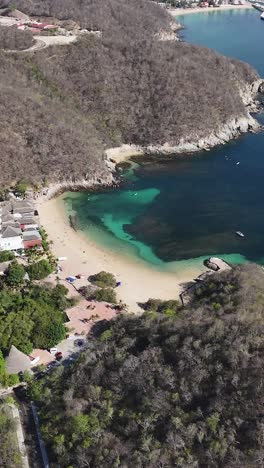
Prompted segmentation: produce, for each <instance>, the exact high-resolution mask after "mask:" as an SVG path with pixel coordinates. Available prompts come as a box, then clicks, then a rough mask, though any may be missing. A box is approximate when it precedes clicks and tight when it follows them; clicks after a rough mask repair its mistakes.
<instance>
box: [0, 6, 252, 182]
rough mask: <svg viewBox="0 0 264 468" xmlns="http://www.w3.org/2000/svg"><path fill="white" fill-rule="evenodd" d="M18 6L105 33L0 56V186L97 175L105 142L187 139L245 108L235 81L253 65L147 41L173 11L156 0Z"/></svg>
mask: <svg viewBox="0 0 264 468" xmlns="http://www.w3.org/2000/svg"><path fill="white" fill-rule="evenodd" d="M7 4H11V2H9V1H8V0H4V1H2V2H1V0H0V5H1V6H6V5H7ZM16 7H17V8H19V9H21V10H22V11H24V12H25V13H28V14H35V15H39V16H42V17H43V15H47V16H53V17H57V18H59V19H61V20H69V19H72V20H74V21H77V22H78V21H79V23H80V25H81V26H82V27H87V28H89V29H99V30H101V31H103V35H102V37H101V38H98V37H91V36H85V37H83V38H82V39H80V40H79V41H78V42H77V43H75V44H72V45H69V46H68V47H50V48H48V49H45V50H42V51H38V52H36V53H32V54H19V53H18V54H16V55H15V56H14V55H13V54H12V55H8V54H5V53H4V52H3V53H2V54H1V70H0V85H1V90H2V93H1V96H0V109H1V113H2V121H3V122H4V125H2V128H1V132H0V142H1V150H0V151H1V153H0V157H1V174H0V183H1V184H8V183H10V181H11V180H13V179H18V178H25V177H26V178H27V179H30V180H32V181H35V182H40V181H41V180H42V179H43V178H45V179H48V180H49V181H53V180H63V179H68V178H71V179H73V180H77V179H80V178H83V177H85V178H89V177H91V175H93V176H95V177H99V178H100V177H102V176H103V175H104V171H105V168H104V164H103V160H102V158H103V152H104V149H105V148H106V147H110V146H118V145H119V144H121V143H136V144H142V145H149V144H163V143H165V142H169V143H171V144H177V143H179V141H180V139H182V138H184V139H185V140H189V141H191V140H194V139H198V138H199V137H205V136H207V135H208V134H209V133H210V132H211V131H213V130H214V129H218V128H220V127H221V125H222V124H223V123H226V122H227V121H228V120H229V119H230V118H231V117H234V116H235V117H240V116H244V115H246V110H245V107H244V105H243V103H242V99H241V96H240V92H239V86H240V87H243V86H245V85H246V84H250V83H252V82H253V81H254V80H255V79H256V77H257V74H256V72H255V71H254V70H253V69H252V68H251V67H250V66H248V65H246V64H244V63H241V62H238V61H235V60H231V59H228V58H225V57H223V56H221V55H219V54H217V53H215V52H213V51H211V50H208V49H205V48H200V47H196V46H193V45H188V44H183V43H177V42H174V41H170V42H159V41H158V40H155V39H154V34H155V33H156V32H157V31H159V30H161V29H162V30H168V29H169V22H170V20H171V18H169V17H168V16H167V13H166V12H165V11H163V10H162V9H160V8H159V7H158V6H157V5H155V4H154V3H150V2H146V1H145V0H122V1H121V0H104V1H102V0H98V1H96V2H94V1H92V0H83V1H82V2H81V1H68V0H67V1H63V2H62V1H59V0H52V1H43V2H39V1H34V0H31V1H25V0H21V1H20V0H18V2H16ZM10 40H11V39H10ZM12 47H13V46H12Z"/></svg>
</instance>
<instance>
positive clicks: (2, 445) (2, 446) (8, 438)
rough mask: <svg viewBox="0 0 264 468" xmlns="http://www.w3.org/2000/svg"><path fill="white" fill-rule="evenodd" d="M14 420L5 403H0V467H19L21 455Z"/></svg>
mask: <svg viewBox="0 0 264 468" xmlns="http://www.w3.org/2000/svg"><path fill="white" fill-rule="evenodd" d="M15 431H16V422H15V421H14V419H13V417H12V413H11V411H10V408H9V407H8V406H7V404H6V403H4V402H1V403H0V467H2V468H19V467H21V456H20V453H19V449H18V443H17V438H16V432H15Z"/></svg>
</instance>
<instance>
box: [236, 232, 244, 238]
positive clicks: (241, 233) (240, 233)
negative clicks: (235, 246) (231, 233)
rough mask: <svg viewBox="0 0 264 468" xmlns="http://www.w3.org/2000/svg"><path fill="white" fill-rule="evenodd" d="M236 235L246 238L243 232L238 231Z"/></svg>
mask: <svg viewBox="0 0 264 468" xmlns="http://www.w3.org/2000/svg"><path fill="white" fill-rule="evenodd" d="M236 235H237V236H238V237H245V234H243V232H241V231H236Z"/></svg>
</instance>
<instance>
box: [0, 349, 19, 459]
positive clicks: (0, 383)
mask: <svg viewBox="0 0 264 468" xmlns="http://www.w3.org/2000/svg"><path fill="white" fill-rule="evenodd" d="M17 383H19V377H18V375H16V374H8V372H7V370H6V364H5V360H4V356H3V353H2V351H0V388H1V387H11V386H13V385H16V384H17ZM0 453H1V449H0ZM0 460H1V458H0ZM0 466H1V465H0Z"/></svg>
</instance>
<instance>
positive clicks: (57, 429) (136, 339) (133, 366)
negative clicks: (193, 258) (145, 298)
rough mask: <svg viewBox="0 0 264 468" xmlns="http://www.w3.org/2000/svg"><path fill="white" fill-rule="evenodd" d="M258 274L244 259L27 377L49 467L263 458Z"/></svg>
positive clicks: (220, 463) (262, 307)
mask: <svg viewBox="0 0 264 468" xmlns="http://www.w3.org/2000/svg"><path fill="white" fill-rule="evenodd" d="M263 284H264V271H263V269H262V268H260V267H257V266H254V265H251V266H250V265H249V266H244V267H239V268H236V269H235V270H233V271H230V272H228V273H222V274H221V275H220V274H215V275H212V276H211V277H210V278H209V279H208V280H207V281H206V282H204V283H203V284H201V287H200V288H199V290H197V294H196V295H195V296H194V298H193V301H192V303H191V304H190V305H189V307H188V308H186V309H178V312H176V313H175V312H174V313H172V311H169V310H165V313H164V312H163V313H159V312H147V313H145V314H144V315H143V316H142V317H136V316H132V315H131V316H125V315H124V316H123V317H119V318H118V319H116V321H115V322H112V324H111V325H110V326H109V328H108V329H107V330H105V331H104V332H103V333H102V334H101V336H99V338H96V339H94V340H93V341H92V340H91V344H90V348H89V349H88V350H87V351H86V352H85V353H84V354H83V355H82V356H81V358H80V359H79V362H77V363H75V364H74V365H73V367H72V368H68V369H65V370H64V371H63V370H62V369H58V370H57V371H55V372H54V373H53V374H52V375H51V376H50V377H48V378H47V380H45V381H39V382H38V383H36V384H34V385H33V386H32V388H31V391H30V398H32V397H33V398H36V399H37V400H38V401H39V405H40V409H41V418H42V424H43V425H42V432H43V435H44V438H45V440H46V442H47V444H48V447H49V452H50V457H51V462H52V463H51V464H52V467H60V468H63V467H72V466H74V467H75V468H81V467H84V466H88V467H94V468H96V467H98V468H108V467H109V466H113V467H116V468H117V467H122V468H125V467H126V468H134V467H137V468H139V467H142V468H143V467H144V468H150V467H151V468H157V467H163V468H165V467H166V468H167V467H173V466H175V467H179V468H187V467H188V468H197V467H206V468H211V467H212V468H213V467H228V468H235V467H236V468H238V467H239V468H249V467H252V468H253V467H254V468H256V467H258V466H259V467H260V466H263V462H264V449H263V447H264V444H263V442H264V441H263V395H264V388H263V382H264V379H263V377H264V375H263V372H264V371H263V369H264V335H263V318H264V287H263ZM153 304H154V303H153ZM159 310H161V309H159Z"/></svg>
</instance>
